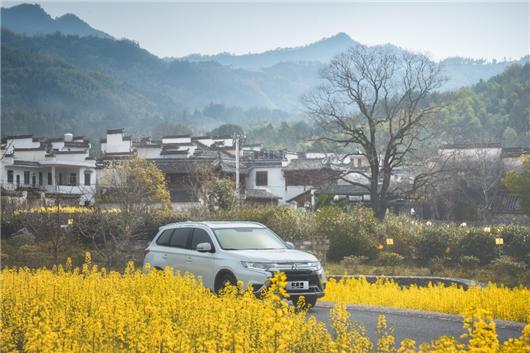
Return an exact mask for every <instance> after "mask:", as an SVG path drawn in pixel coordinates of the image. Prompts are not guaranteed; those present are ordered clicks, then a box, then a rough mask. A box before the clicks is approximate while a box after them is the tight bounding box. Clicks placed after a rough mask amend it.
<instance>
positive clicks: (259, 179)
mask: <svg viewBox="0 0 530 353" xmlns="http://www.w3.org/2000/svg"><path fill="white" fill-rule="evenodd" d="M267 179H268V175H267V172H266V171H264V172H263V171H262V172H256V185H257V186H267V185H269V183H268V180H267Z"/></svg>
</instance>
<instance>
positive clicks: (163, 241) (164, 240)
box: [156, 229, 174, 246]
mask: <svg viewBox="0 0 530 353" xmlns="http://www.w3.org/2000/svg"><path fill="white" fill-rule="evenodd" d="M173 230H174V229H166V230H165V231H163V232H162V234H160V236H159V237H158V239H157V240H156V244H157V245H163V246H169V240H170V239H171V234H173Z"/></svg>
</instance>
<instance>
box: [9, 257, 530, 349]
mask: <svg viewBox="0 0 530 353" xmlns="http://www.w3.org/2000/svg"><path fill="white" fill-rule="evenodd" d="M0 279H1V282H2V287H3V288H2V296H1V303H0V304H1V310H2V321H1V325H0V331H1V337H0V351H1V352H42V353H47V352H54V353H60V352H184V353H186V352H216V353H217V352H223V353H228V352H234V353H235V352H248V353H261V352H271V353H272V352H292V353H295V352H307V353H311V352H313V353H320V352H331V353H334V352H336V353H339V352H341V353H342V352H360V353H369V352H378V353H385V352H387V353H390V352H392V353H394V352H401V353H416V352H422V353H423V352H425V353H426V352H429V353H441V352H484V353H488V352H495V353H515V352H527V351H528V348H529V347H530V346H529V344H528V343H529V342H528V339H529V337H530V326H528V327H527V328H526V331H525V332H524V333H523V336H522V337H521V338H520V339H516V340H511V341H509V342H508V343H505V344H504V345H500V344H499V342H498V341H497V336H496V334H495V326H494V323H493V322H491V318H489V317H487V316H485V315H482V316H477V315H470V317H469V319H468V320H467V321H466V325H467V326H468V329H469V345H463V344H460V343H458V341H456V340H455V339H452V338H441V339H440V340H438V341H436V342H434V343H432V344H430V345H422V346H420V347H419V348H418V349H419V351H418V350H417V349H416V346H415V343H414V342H413V341H411V340H405V341H404V342H403V343H402V344H401V346H400V347H399V348H398V347H395V341H394V337H393V335H392V331H391V329H389V328H388V327H387V326H386V322H385V320H384V318H380V320H379V324H378V334H379V340H378V341H377V342H371V341H370V340H369V338H368V337H367V336H366V334H365V333H364V331H363V330H362V329H359V328H357V326H356V325H355V324H354V323H352V322H351V321H350V319H349V314H348V312H347V311H346V310H345V308H344V307H343V306H341V305H337V306H336V307H335V308H334V309H333V310H332V312H331V317H332V330H331V331H328V330H327V329H326V327H325V325H324V324H323V323H319V322H317V320H316V318H315V317H313V316H310V317H308V314H307V312H305V311H303V310H295V309H293V308H292V307H290V306H288V305H287V304H286V302H285V301H284V300H283V298H282V296H283V294H284V293H283V292H282V291H281V290H280V289H279V288H280V287H281V286H283V285H284V282H285V277H284V276H283V277H282V276H281V275H279V276H278V277H276V278H275V280H274V281H273V284H272V286H271V287H272V289H271V290H270V291H269V292H268V294H266V295H265V297H264V298H263V299H258V298H256V297H255V296H254V295H253V294H252V293H251V292H250V291H248V290H242V289H241V288H240V287H227V288H226V289H225V290H224V293H222V294H221V295H220V296H217V295H215V294H213V293H211V292H210V291H209V290H207V289H205V288H204V287H202V286H201V285H200V283H199V281H197V280H196V279H194V278H193V277H192V276H189V275H185V276H180V275H175V274H174V273H173V272H172V271H171V270H170V269H167V270H165V271H148V273H147V274H144V273H142V272H141V271H138V270H136V269H134V267H133V266H132V265H129V266H128V267H127V269H125V271H124V273H118V272H107V271H105V270H104V269H101V270H98V269H97V267H96V266H94V265H92V264H91V260H90V257H87V259H86V263H85V265H84V266H83V268H82V269H78V268H75V269H72V268H71V263H67V264H66V266H65V267H64V268H63V267H61V266H59V267H58V268H54V269H53V270H47V269H39V270H30V269H27V268H22V269H4V270H3V271H2V272H1V278H0ZM490 347H493V348H491V349H490Z"/></svg>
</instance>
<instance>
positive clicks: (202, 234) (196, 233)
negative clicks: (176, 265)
mask: <svg viewBox="0 0 530 353" xmlns="http://www.w3.org/2000/svg"><path fill="white" fill-rule="evenodd" d="M200 243H210V245H211V246H212V249H213V244H212V240H211V239H210V236H209V235H208V232H206V231H205V230H204V229H200V228H195V229H194V230H193V238H191V248H192V249H193V250H195V249H196V248H197V244H200Z"/></svg>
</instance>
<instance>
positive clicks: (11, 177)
mask: <svg viewBox="0 0 530 353" xmlns="http://www.w3.org/2000/svg"><path fill="white" fill-rule="evenodd" d="M7 182H8V183H12V182H13V171H12V170H8V171H7Z"/></svg>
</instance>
